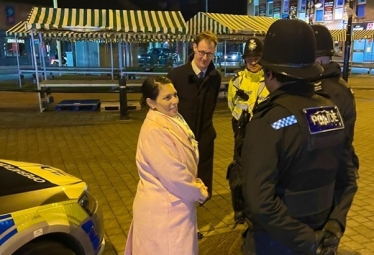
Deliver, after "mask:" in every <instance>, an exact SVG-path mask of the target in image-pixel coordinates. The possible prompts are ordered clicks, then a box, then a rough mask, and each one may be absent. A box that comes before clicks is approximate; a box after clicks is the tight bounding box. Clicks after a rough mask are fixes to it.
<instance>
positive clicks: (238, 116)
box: [226, 37, 269, 226]
mask: <svg viewBox="0 0 374 255" xmlns="http://www.w3.org/2000/svg"><path fill="white" fill-rule="evenodd" d="M263 48H264V45H263V41H262V40H261V39H260V38H258V37H251V38H249V39H248V40H247V42H246V44H245V49H244V54H243V59H244V61H245V68H244V69H243V70H240V71H239V72H237V73H236V74H235V76H234V77H233V78H232V79H231V80H230V82H229V86H228V94H227V102H228V107H229V109H230V111H231V114H232V130H233V133H234V153H233V154H234V157H233V161H232V162H231V163H230V165H229V166H228V168H227V175H226V178H227V179H228V180H229V184H230V189H231V195H232V205H233V209H234V212H235V214H234V221H235V226H236V224H239V223H244V221H245V219H244V214H243V209H244V208H243V194H242V191H241V190H242V186H241V182H242V180H241V179H242V173H241V166H240V155H239V154H240V153H239V152H240V150H241V145H242V143H243V138H244V136H245V132H244V131H245V125H246V124H247V123H248V121H249V119H250V116H251V115H252V109H253V108H254V105H255V104H256V103H260V102H262V101H263V100H264V99H265V98H266V97H267V95H268V94H269V92H268V90H267V89H266V87H265V82H264V72H263V70H262V66H261V65H260V64H259V63H258V62H259V60H260V59H261V56H262V51H263Z"/></svg>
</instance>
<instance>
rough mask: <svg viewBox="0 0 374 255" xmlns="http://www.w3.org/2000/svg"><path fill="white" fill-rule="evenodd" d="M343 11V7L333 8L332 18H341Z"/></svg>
mask: <svg viewBox="0 0 374 255" xmlns="http://www.w3.org/2000/svg"><path fill="white" fill-rule="evenodd" d="M343 11H344V9H343V8H339V9H335V11H334V18H335V19H343V13H344V12H343Z"/></svg>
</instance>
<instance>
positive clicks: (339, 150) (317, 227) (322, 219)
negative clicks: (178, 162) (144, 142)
mask: <svg viewBox="0 0 374 255" xmlns="http://www.w3.org/2000/svg"><path fill="white" fill-rule="evenodd" d="M315 52H316V41H315V38H314V34H313V30H312V29H311V27H310V26H309V25H308V24H307V23H305V22H304V21H300V20H277V21H275V22H274V23H273V24H272V25H271V26H270V28H269V30H268V32H267V34H266V37H265V43H264V52H263V56H262V58H261V60H260V64H261V65H262V66H263V68H264V73H265V84H266V87H267V88H268V90H269V92H270V94H269V97H268V99H267V100H265V101H264V102H262V103H260V104H259V105H258V107H257V108H256V109H254V115H253V117H252V119H251V121H250V122H249V123H248V124H247V129H246V136H245V139H244V145H243V149H242V153H241V157H242V166H243V175H244V176H243V194H244V198H245V205H246V206H245V214H246V215H250V217H251V220H252V222H253V233H252V235H247V241H248V239H250V240H251V241H252V240H253V242H251V241H248V242H246V246H245V254H254V253H255V254H257V255H273V254H276V255H283V254H287V255H315V254H323V255H327V254H329V255H330V254H334V253H335V252H336V245H335V244H336V242H337V240H339V238H340V237H341V236H335V234H337V235H339V233H336V232H334V226H332V227H331V226H330V224H329V222H330V219H331V217H333V218H334V215H333V213H332V210H333V209H334V202H335V201H336V199H339V197H341V196H344V194H340V193H339V192H337V189H339V187H341V186H344V185H345V182H346V179H347V178H348V179H349V178H350V177H349V176H348V174H347V173H348V172H349V171H348V169H350V168H351V167H353V168H354V166H352V164H351V161H350V160H346V159H345V158H344V150H345V140H346V139H347V133H346V132H345V130H344V122H343V119H342V117H341V115H340V112H339V109H338V108H337V107H336V106H335V104H334V103H333V102H332V101H331V100H330V99H328V98H327V97H324V96H321V95H318V94H316V93H315V91H314V85H313V83H311V82H310V80H312V79H315V78H316V77H319V76H320V75H321V74H322V73H323V68H322V66H321V65H320V64H319V63H316V62H315ZM350 181H353V182H355V181H356V180H355V179H351V180H350ZM344 220H345V219H344ZM252 244H253V245H252ZM334 245H335V246H334Z"/></svg>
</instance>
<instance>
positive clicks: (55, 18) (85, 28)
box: [26, 7, 187, 41]
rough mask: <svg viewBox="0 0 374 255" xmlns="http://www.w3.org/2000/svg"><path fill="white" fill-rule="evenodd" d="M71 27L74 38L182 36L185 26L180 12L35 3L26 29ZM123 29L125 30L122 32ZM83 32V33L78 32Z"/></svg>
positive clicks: (122, 38)
mask: <svg viewBox="0 0 374 255" xmlns="http://www.w3.org/2000/svg"><path fill="white" fill-rule="evenodd" d="M30 29H32V30H37V31H43V32H45V31H50V32H53V31H59V33H61V32H62V31H70V32H73V33H72V35H74V38H77V39H79V38H81V37H82V38H91V39H95V38H96V39H105V40H111V39H113V40H128V41H129V40H130V41H131V39H132V38H133V37H136V38H137V40H138V37H139V36H141V37H144V38H147V39H149V38H155V40H156V39H157V40H161V39H163V38H167V39H170V38H183V36H185V35H186V32H187V27H186V22H185V21H184V19H183V16H182V14H181V12H177V11H162V12H161V11H135V10H97V9H67V8H45V7H34V8H32V10H31V13H30V15H29V18H28V20H27V21H26V30H30ZM123 33H125V34H123ZM79 34H82V35H84V36H79Z"/></svg>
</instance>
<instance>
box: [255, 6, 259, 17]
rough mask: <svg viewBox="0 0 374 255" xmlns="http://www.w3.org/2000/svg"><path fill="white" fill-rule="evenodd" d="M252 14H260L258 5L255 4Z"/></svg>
mask: <svg viewBox="0 0 374 255" xmlns="http://www.w3.org/2000/svg"><path fill="white" fill-rule="evenodd" d="M254 15H255V16H259V15H260V8H259V6H258V5H255V10H254Z"/></svg>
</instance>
